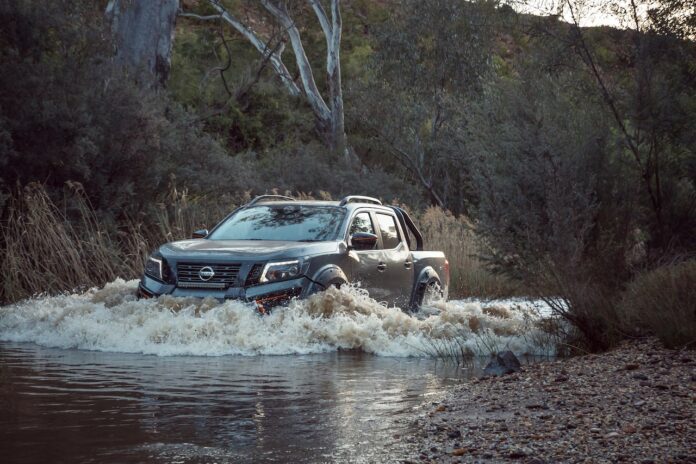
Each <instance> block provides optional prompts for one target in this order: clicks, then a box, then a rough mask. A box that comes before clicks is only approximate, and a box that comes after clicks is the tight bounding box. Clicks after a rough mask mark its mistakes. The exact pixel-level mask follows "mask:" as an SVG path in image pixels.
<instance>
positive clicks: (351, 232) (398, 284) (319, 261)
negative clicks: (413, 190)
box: [138, 195, 449, 313]
mask: <svg viewBox="0 0 696 464" xmlns="http://www.w3.org/2000/svg"><path fill="white" fill-rule="evenodd" d="M347 283H359V284H360V286H361V287H362V288H364V289H366V290H367V291H368V292H369V294H370V296H371V297H372V298H374V299H375V300H377V301H379V302H383V303H386V304H388V305H392V306H398V307H400V308H403V309H406V310H414V309H417V308H419V307H420V306H421V305H422V303H423V301H424V299H425V298H426V296H427V295H431V294H432V293H433V292H434V293H435V294H437V295H439V296H440V297H442V298H447V289H448V286H449V262H448V261H447V259H446V258H445V255H444V254H443V253H442V252H440V251H424V249H423V237H422V235H421V233H420V231H419V230H418V228H417V227H416V225H415V224H414V222H413V220H412V219H411V218H410V217H409V215H408V214H407V213H406V212H405V211H404V210H403V209H401V208H399V207H397V206H385V205H382V203H381V202H380V201H379V200H377V199H375V198H370V197H363V196H348V197H345V198H343V199H342V200H341V201H305V200H295V199H293V198H290V197H284V196H280V195H262V196H259V197H256V198H254V199H253V200H252V201H250V202H249V203H247V204H245V205H243V206H241V207H239V208H237V209H236V210H234V211H232V213H230V214H229V215H228V216H227V217H225V218H224V219H223V220H222V221H221V222H220V223H219V224H218V225H216V226H215V227H214V228H213V229H212V230H211V231H208V230H205V229H203V230H197V231H195V232H194V233H193V238H192V239H189V240H181V241H176V242H171V243H167V244H164V245H162V246H160V247H159V249H157V250H156V251H155V252H154V253H152V255H151V256H150V257H149V258H148V259H147V261H146V262H145V271H144V274H143V276H142V279H141V281H140V284H139V287H138V296H139V297H141V298H152V297H157V296H160V295H164V294H169V295H172V296H182V297H184V296H185V297H191V296H193V297H201V298H202V297H214V298H217V299H220V300H224V299H241V300H245V301H249V302H255V303H256V305H257V308H258V309H259V311H260V312H262V313H265V312H267V311H268V310H270V309H271V308H273V307H274V306H278V305H281V304H284V303H287V302H288V301H289V300H291V299H293V298H304V297H307V296H309V295H311V294H313V293H316V292H320V291H323V290H325V289H326V288H328V287H330V286H337V287H338V286H341V285H343V284H347Z"/></svg>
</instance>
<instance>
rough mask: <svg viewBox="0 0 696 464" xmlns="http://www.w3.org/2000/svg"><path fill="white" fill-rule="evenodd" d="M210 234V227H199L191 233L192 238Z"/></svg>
mask: <svg viewBox="0 0 696 464" xmlns="http://www.w3.org/2000/svg"><path fill="white" fill-rule="evenodd" d="M207 236H208V229H198V230H197V231H195V232H194V233H193V235H191V238H205V237H207Z"/></svg>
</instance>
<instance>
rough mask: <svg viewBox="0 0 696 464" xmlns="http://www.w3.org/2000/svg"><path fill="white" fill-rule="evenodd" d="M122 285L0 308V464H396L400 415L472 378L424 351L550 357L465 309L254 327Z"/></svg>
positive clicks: (524, 324)
mask: <svg viewBox="0 0 696 464" xmlns="http://www.w3.org/2000/svg"><path fill="white" fill-rule="evenodd" d="M134 285H135V283H134V282H123V281H116V282H113V283H112V284H109V285H107V287H106V288H104V289H101V290H91V291H88V292H85V293H82V294H74V295H64V296H60V297H51V298H36V299H33V300H29V301H26V302H23V303H20V304H17V305H13V306H7V307H2V308H0V411H1V414H0V456H1V457H2V458H0V459H2V462H114V463H117V462H118V463H120V462H145V461H147V462H299V461H302V462H390V461H398V460H399V458H400V457H403V456H405V455H407V453H408V450H409V447H410V446H411V444H410V437H411V436H412V434H413V433H414V431H413V429H412V425H411V423H412V418H413V417H414V414H417V413H419V412H420V411H422V410H423V409H422V408H425V407H432V406H431V405H430V403H432V402H433V401H437V400H438V399H439V398H440V397H441V396H442V395H443V394H444V392H445V391H446V390H447V389H448V388H449V387H450V386H451V385H452V384H454V383H457V382H460V381H463V380H464V379H466V378H467V377H470V376H471V375H473V374H475V372H476V367H475V365H476V364H477V362H476V360H477V359H479V358H476V357H474V358H473V359H474V365H473V366H472V365H470V366H469V368H468V369H463V368H458V367H456V366H455V365H453V364H446V363H443V362H442V361H438V360H437V359H436V358H434V357H433V354H435V353H436V352H438V350H439V351H442V350H443V349H447V348H451V347H454V346H456V347H458V348H460V349H464V350H466V351H467V352H468V353H470V354H471V355H474V356H475V355H483V354H486V351H487V350H489V349H491V348H498V349H501V348H510V349H513V351H516V352H517V353H518V354H523V353H536V354H548V352H546V353H541V352H542V351H544V350H545V348H544V347H543V346H541V345H539V344H538V343H537V342H535V340H537V339H538V338H537V337H535V336H534V335H535V334H534V330H533V327H532V326H530V324H529V321H528V318H529V316H528V315H526V314H523V312H522V311H515V310H511V309H505V308H499V307H498V308H496V309H495V310H491V309H490V308H486V307H485V305H484V306H482V305H480V304H478V303H471V302H468V303H465V302H448V303H446V304H444V303H442V304H440V305H439V306H438V305H434V306H433V307H432V308H430V309H429V310H428V311H425V312H424V313H421V314H418V315H415V316H411V315H407V314H405V313H403V312H402V311H400V310H399V309H398V308H385V307H383V306H381V305H379V304H378V303H377V302H375V301H373V300H370V299H369V297H368V296H367V295H366V294H364V293H363V292H360V291H359V290H355V289H352V290H343V291H333V290H332V291H331V292H327V293H326V294H324V295H321V296H316V297H313V298H311V299H310V300H308V301H304V302H297V303H294V304H293V305H291V306H290V307H289V308H287V309H284V310H282V311H277V312H275V313H274V314H272V315H271V316H267V317H260V316H258V315H257V314H255V313H254V312H253V308H251V307H249V306H248V305H244V304H242V303H239V302H227V303H224V304H221V305H220V304H217V303H216V302H214V301H200V300H181V299H166V298H160V299H159V300H149V301H137V300H135V299H134V298H133V289H134ZM478 362H479V363H480V362H481V361H480V360H479V361H478Z"/></svg>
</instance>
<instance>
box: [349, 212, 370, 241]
mask: <svg viewBox="0 0 696 464" xmlns="http://www.w3.org/2000/svg"><path fill="white" fill-rule="evenodd" d="M358 232H367V233H369V234H374V233H375V228H374V227H372V220H371V219H370V214H369V213H367V212H365V213H358V214H356V215H355V217H354V218H353V223H352V224H351V225H350V232H349V235H353V234H357V233H358ZM375 235H376V234H375Z"/></svg>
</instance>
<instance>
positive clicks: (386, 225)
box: [377, 213, 401, 250]
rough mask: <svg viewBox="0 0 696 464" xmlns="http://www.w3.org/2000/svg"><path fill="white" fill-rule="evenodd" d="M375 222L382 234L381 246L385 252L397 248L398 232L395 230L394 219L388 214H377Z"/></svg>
mask: <svg viewBox="0 0 696 464" xmlns="http://www.w3.org/2000/svg"><path fill="white" fill-rule="evenodd" d="M377 221H378V222H379V230H380V232H381V233H382V245H383V246H384V249H385V250H389V249H392V248H396V247H397V246H399V242H401V240H400V239H399V231H398V229H397V228H396V219H394V216H390V215H388V214H380V213H377Z"/></svg>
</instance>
